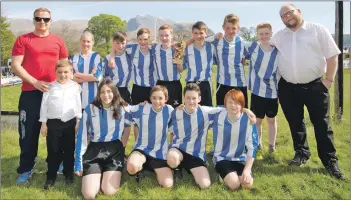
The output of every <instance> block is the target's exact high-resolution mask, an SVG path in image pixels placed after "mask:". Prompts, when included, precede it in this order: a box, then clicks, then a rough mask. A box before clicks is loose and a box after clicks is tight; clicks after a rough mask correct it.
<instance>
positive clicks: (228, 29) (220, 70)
mask: <svg viewBox="0 0 351 200" xmlns="http://www.w3.org/2000/svg"><path fill="white" fill-rule="evenodd" d="M222 28H223V30H224V37H223V38H220V39H219V38H217V37H209V38H206V41H210V42H211V43H212V44H213V45H214V46H215V48H216V51H217V52H216V53H217V89H216V91H217V92H216V99H217V105H224V96H225V94H226V93H227V92H228V91H229V90H231V89H236V90H240V91H241V92H242V93H243V94H244V97H245V106H246V108H247V102H248V99H247V85H246V79H245V73H244V66H243V64H242V60H243V59H244V45H245V42H244V40H243V39H242V38H241V37H240V36H239V35H238V34H237V33H238V32H239V29H240V26H239V17H238V16H236V15H234V14H228V15H227V16H225V18H224V21H223V25H222Z"/></svg>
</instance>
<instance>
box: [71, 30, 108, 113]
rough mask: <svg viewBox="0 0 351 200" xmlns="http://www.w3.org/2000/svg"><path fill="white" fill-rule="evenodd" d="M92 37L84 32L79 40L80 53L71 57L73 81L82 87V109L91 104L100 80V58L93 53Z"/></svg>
mask: <svg viewBox="0 0 351 200" xmlns="http://www.w3.org/2000/svg"><path fill="white" fill-rule="evenodd" d="M93 46H94V35H93V34H92V33H91V32H89V31H85V32H84V33H83V34H82V36H81V38H80V53H78V54H75V55H74V56H72V57H71V62H72V64H73V69H74V80H75V81H77V82H78V83H80V85H81V87H82V108H85V107H86V106H87V105H88V104H89V103H90V102H92V101H93V100H94V98H95V96H96V93H97V87H98V83H99V81H101V79H102V66H101V57H100V55H99V54H98V53H96V52H94V51H93Z"/></svg>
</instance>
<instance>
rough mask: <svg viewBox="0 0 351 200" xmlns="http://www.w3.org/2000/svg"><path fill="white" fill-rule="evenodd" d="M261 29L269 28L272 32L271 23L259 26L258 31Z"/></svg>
mask: <svg viewBox="0 0 351 200" xmlns="http://www.w3.org/2000/svg"><path fill="white" fill-rule="evenodd" d="M261 28H268V29H269V30H270V31H272V25H271V24H270V23H261V24H259V25H257V27H256V31H258V29H261Z"/></svg>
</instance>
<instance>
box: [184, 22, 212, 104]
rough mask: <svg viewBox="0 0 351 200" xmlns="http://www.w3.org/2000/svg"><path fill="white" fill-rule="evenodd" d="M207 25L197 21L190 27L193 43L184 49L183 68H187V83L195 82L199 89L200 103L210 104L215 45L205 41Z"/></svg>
mask: <svg viewBox="0 0 351 200" xmlns="http://www.w3.org/2000/svg"><path fill="white" fill-rule="evenodd" d="M206 35H207V26H206V24H205V23H204V22H202V21H198V22H196V23H195V24H194V25H193V27H192V38H193V40H194V43H193V44H190V45H189V46H187V47H186V49H185V57H184V69H187V77H186V78H185V81H186V82H187V83H196V84H198V85H199V87H200V90H201V101H200V104H201V105H205V106H212V91H211V88H212V87H211V75H212V65H213V60H214V57H215V47H214V46H213V44H211V43H209V42H206V41H205V37H206Z"/></svg>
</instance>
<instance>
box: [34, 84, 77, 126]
mask: <svg viewBox="0 0 351 200" xmlns="http://www.w3.org/2000/svg"><path fill="white" fill-rule="evenodd" d="M80 93H81V88H80V86H79V85H78V83H76V82H74V81H72V80H70V81H69V82H68V83H66V84H60V83H58V82H57V81H55V82H53V84H52V85H51V87H50V88H49V91H47V92H44V94H43V99H42V102H41V107H40V119H39V121H41V122H46V121H47V119H60V120H61V121H63V122H67V121H69V120H71V119H73V118H74V117H77V118H81V117H82V104H81V97H80Z"/></svg>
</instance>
